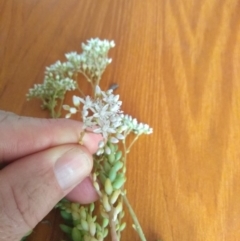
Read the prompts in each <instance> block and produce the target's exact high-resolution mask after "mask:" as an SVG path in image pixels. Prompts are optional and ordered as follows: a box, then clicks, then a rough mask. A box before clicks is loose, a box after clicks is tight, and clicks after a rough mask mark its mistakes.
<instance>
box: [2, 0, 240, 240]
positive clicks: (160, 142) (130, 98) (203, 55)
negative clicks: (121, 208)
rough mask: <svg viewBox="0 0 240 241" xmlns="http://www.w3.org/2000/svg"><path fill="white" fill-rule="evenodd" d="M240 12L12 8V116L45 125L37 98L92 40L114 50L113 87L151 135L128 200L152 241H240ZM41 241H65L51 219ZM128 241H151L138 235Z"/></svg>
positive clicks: (102, 0) (7, 44) (41, 4)
mask: <svg viewBox="0 0 240 241" xmlns="http://www.w3.org/2000/svg"><path fill="white" fill-rule="evenodd" d="M239 13H240V1H238V0H196V1H192V0H185V1H181V0H148V1H139V0H129V1H127V0H125V1H124V0H118V1H114V0H81V1H80V0H69V1H64V0H41V1H40V0H31V1H28V0H21V1H20V0H7V1H6V0H0V70H1V71H0V109H4V110H8V111H13V112H16V113H18V114H21V115H28V116H35V117H44V116H46V114H45V113H43V112H42V111H41V110H40V109H39V102H38V101H32V102H26V100H25V94H26V92H27V91H28V89H29V88H30V87H31V86H33V84H34V83H39V82H41V81H42V78H43V71H44V68H45V66H47V65H49V64H52V63H54V62H55V61H56V60H58V59H63V54H64V53H66V52H69V51H72V50H79V51H80V43H81V42H83V41H86V40H87V39H89V38H91V37H100V38H107V39H113V40H115V42H116V47H115V48H114V50H112V51H111V54H110V55H111V56H112V58H113V63H112V64H111V65H110V66H109V67H108V69H107V71H106V73H105V74H104V76H103V82H102V86H104V87H107V86H108V85H109V84H110V83H112V82H117V83H118V84H119V85H120V88H119V89H118V93H119V94H120V95H121V99H122V100H123V103H124V104H123V108H124V110H125V112H126V113H129V114H132V115H134V116H136V117H137V118H138V119H139V120H141V121H143V122H147V123H149V124H150V125H151V126H152V127H153V128H154V134H153V135H152V136H145V137H142V138H141V140H140V141H139V142H138V143H137V144H136V146H135V148H133V151H132V152H131V154H130V159H131V160H129V162H128V164H129V166H128V184H127V189H128V195H129V199H130V200H131V203H132V205H133V206H134V208H135V211H136V213H137V214H138V217H139V220H140V222H141V224H142V226H143V229H144V230H145V233H146V237H147V239H148V241H156V239H157V238H161V239H162V240H163V241H222V240H227V241H233V240H240V201H239V198H240V147H239V146H240V14H239ZM47 219H48V220H50V222H51V223H50V225H48V224H46V223H41V224H39V226H38V227H37V229H36V230H35V231H34V234H33V236H32V237H31V238H30V239H29V240H30V241H60V239H61V237H62V236H61V235H62V234H61V232H60V231H59V228H58V223H59V217H58V214H56V212H53V213H51V214H50V215H49V216H48V217H47ZM123 240H125V241H130V240H131V241H132V240H139V239H138V238H137V236H136V235H135V233H134V231H133V230H132V229H131V227H129V228H128V229H127V230H126V231H125V234H124V235H123Z"/></svg>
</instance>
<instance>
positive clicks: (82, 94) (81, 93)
mask: <svg viewBox="0 0 240 241" xmlns="http://www.w3.org/2000/svg"><path fill="white" fill-rule="evenodd" d="M77 90H78V91H79V93H80V95H81V96H82V97H83V98H84V97H85V95H84V93H83V92H82V90H81V89H80V88H79V86H78V85H77Z"/></svg>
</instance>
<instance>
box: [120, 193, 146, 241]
mask: <svg viewBox="0 0 240 241" xmlns="http://www.w3.org/2000/svg"><path fill="white" fill-rule="evenodd" d="M122 197H123V201H124V203H125V204H126V206H127V208H128V210H129V213H130V215H131V217H132V219H133V222H134V225H135V230H136V232H137V233H138V235H139V237H140V239H141V241H147V240H146V238H145V235H144V233H143V230H142V228H141V225H140V223H139V221H138V219H137V216H136V214H135V212H134V211H133V209H132V206H131V204H130V203H129V201H128V199H127V197H126V195H125V194H122Z"/></svg>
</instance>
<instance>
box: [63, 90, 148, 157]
mask: <svg viewBox="0 0 240 241" xmlns="http://www.w3.org/2000/svg"><path fill="white" fill-rule="evenodd" d="M112 92H113V90H108V91H106V92H104V91H102V90H101V89H100V87H99V86H97V87H96V92H95V93H96V97H95V98H94V99H92V98H91V97H90V96H87V97H86V98H80V97H78V96H73V104H74V107H70V106H69V105H64V106H63V108H64V109H65V110H67V111H69V113H68V114H67V115H66V118H70V117H71V115H72V114H76V113H77V112H80V114H81V117H82V121H83V123H84V128H85V129H86V128H91V129H92V131H93V132H94V133H100V134H102V136H103V141H101V142H100V143H99V150H98V152H97V154H98V155H100V154H102V153H104V152H106V153H107V152H108V150H107V149H106V148H105V147H106V146H105V143H106V142H107V141H109V142H111V143H118V141H119V140H123V139H124V138H125V133H126V132H128V133H129V132H130V131H133V132H134V133H135V134H137V135H141V134H151V133H152V132H153V130H152V128H150V127H149V125H147V124H143V123H138V121H137V120H136V119H133V118H132V117H131V116H129V115H124V114H123V112H122V111H121V109H120V107H121V105H122V102H121V101H119V95H114V94H113V93H112ZM81 104H82V105H83V106H82V108H80V105H81Z"/></svg>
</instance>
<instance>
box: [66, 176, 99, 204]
mask: <svg viewBox="0 0 240 241" xmlns="http://www.w3.org/2000/svg"><path fill="white" fill-rule="evenodd" d="M66 198H67V199H68V200H70V201H72V202H78V203H82V204H87V203H91V202H94V201H96V200H97V199H98V198H99V197H98V194H97V192H96V190H95V188H94V186H93V184H92V180H91V178H90V177H87V178H85V179H84V180H83V181H82V182H81V183H80V184H78V185H77V186H76V187H75V188H74V189H73V190H72V191H71V192H70V193H69V194H67V196H66Z"/></svg>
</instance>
